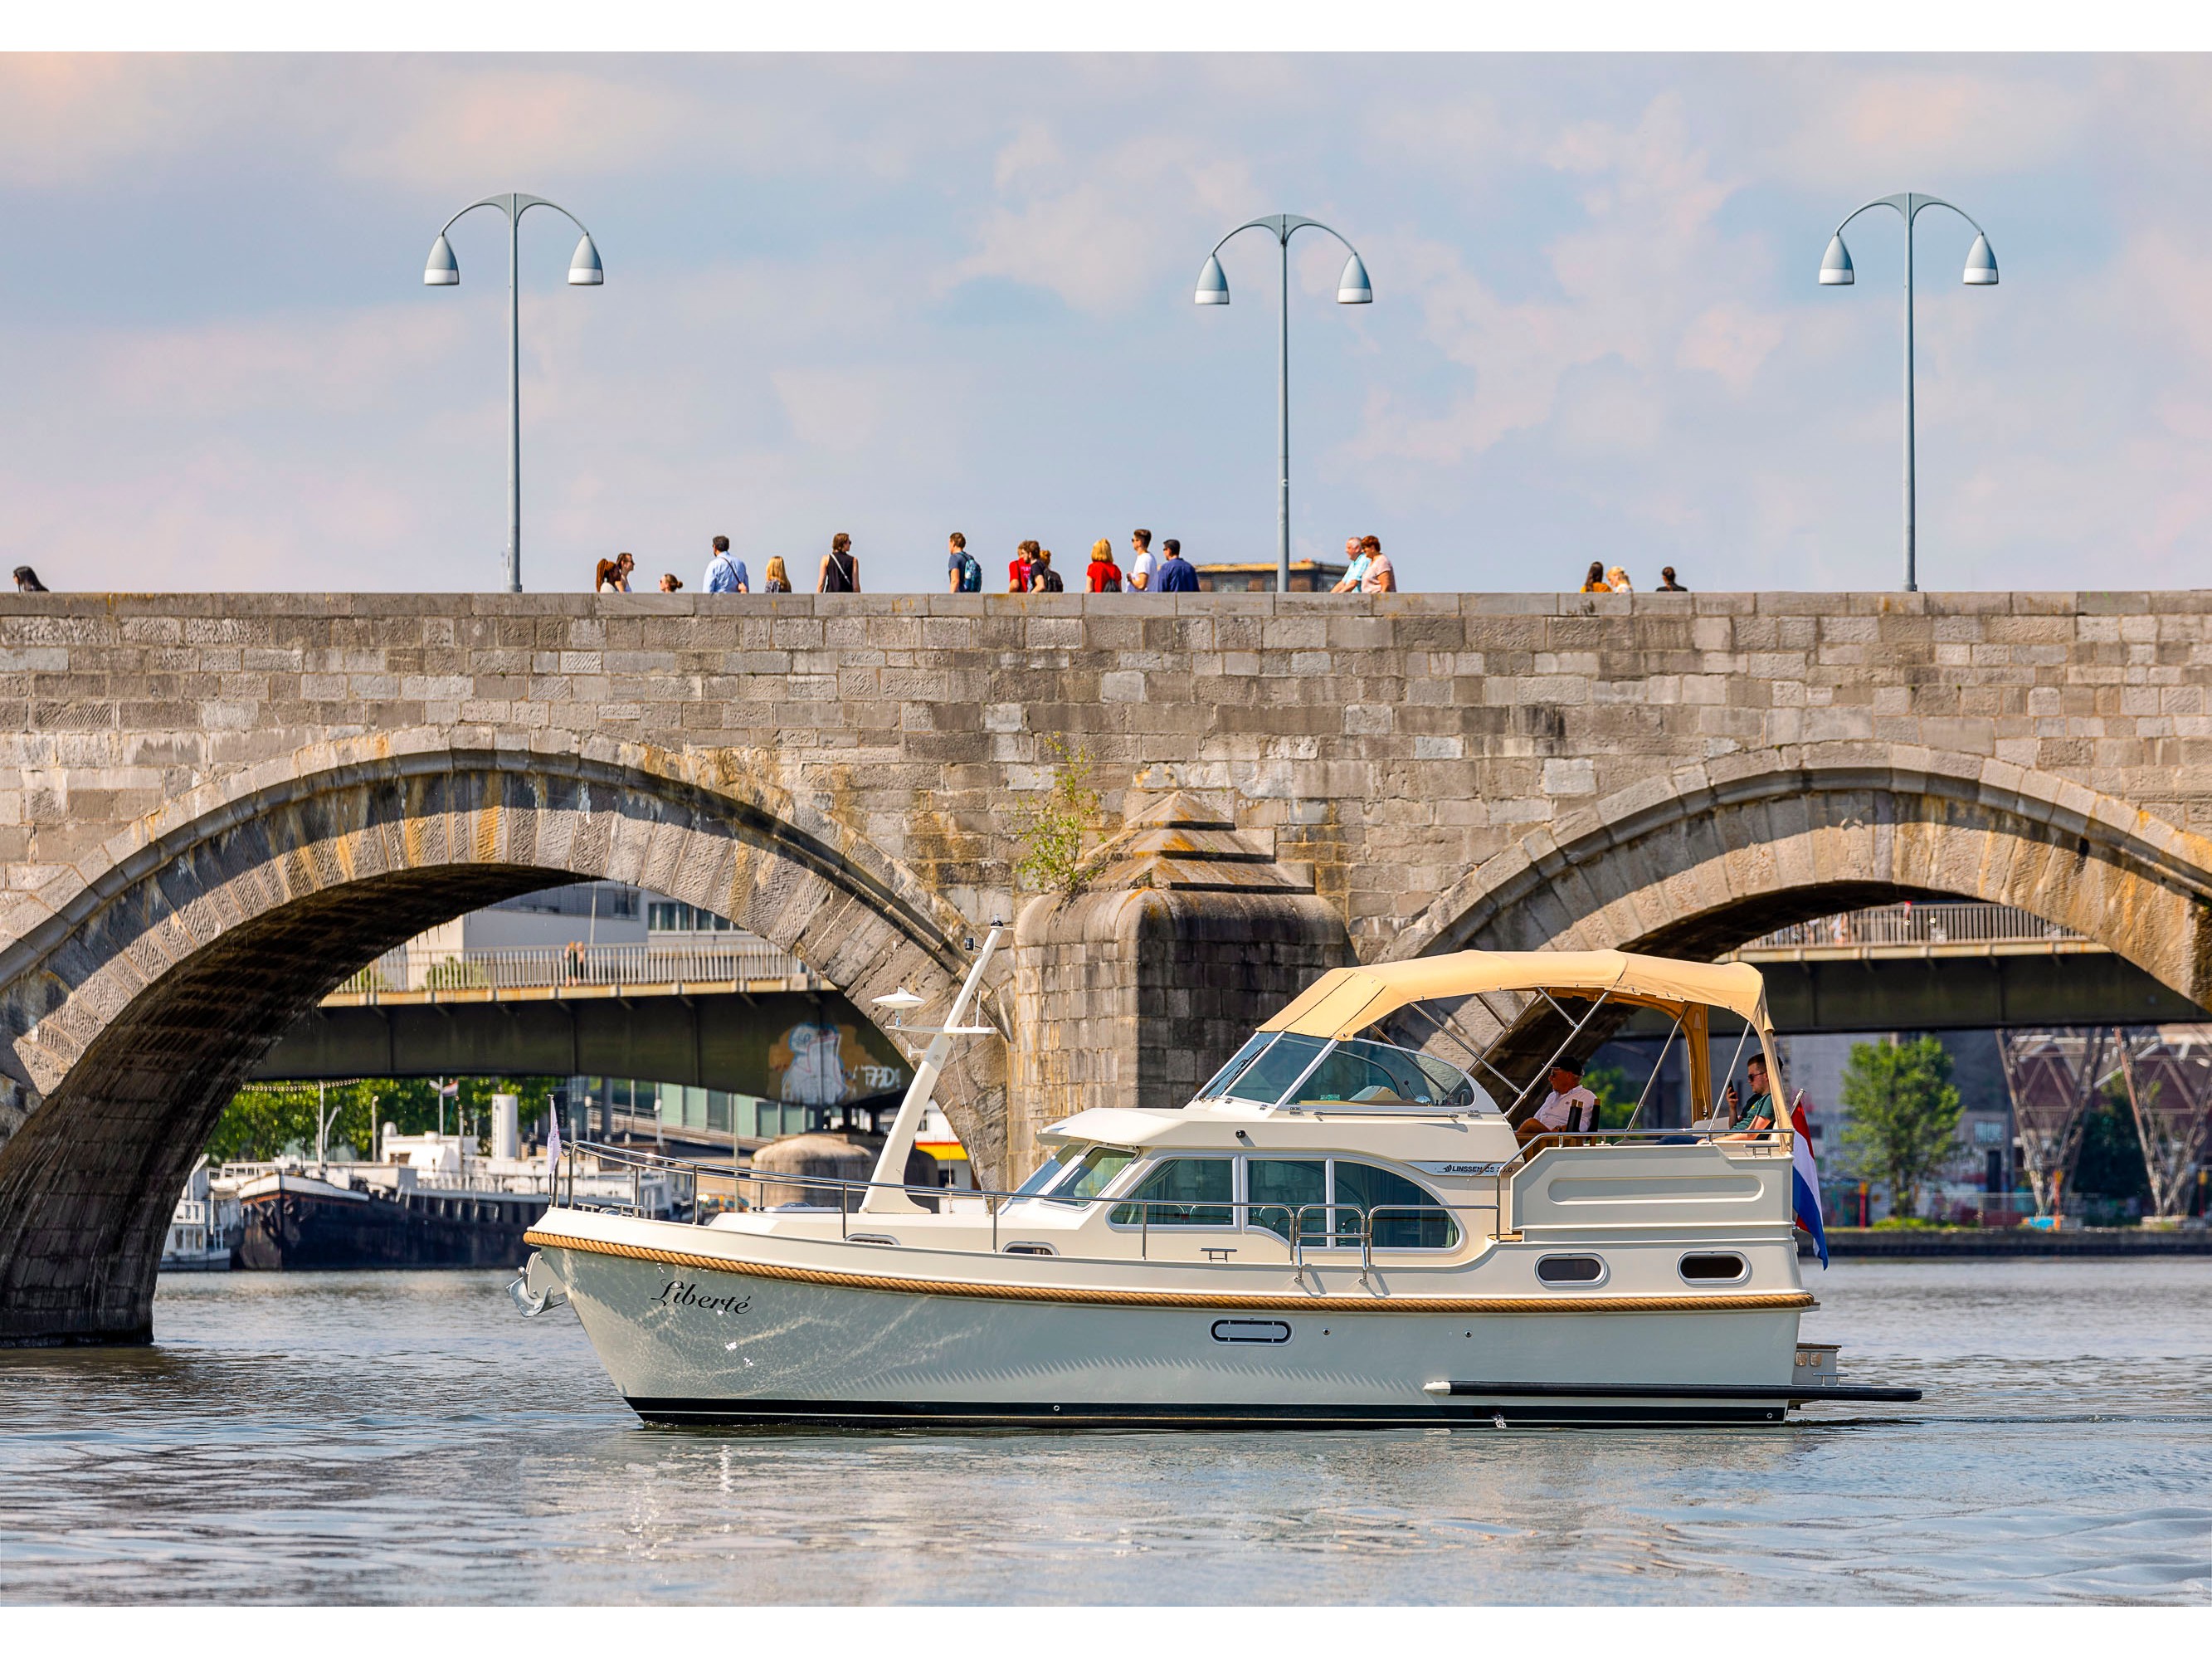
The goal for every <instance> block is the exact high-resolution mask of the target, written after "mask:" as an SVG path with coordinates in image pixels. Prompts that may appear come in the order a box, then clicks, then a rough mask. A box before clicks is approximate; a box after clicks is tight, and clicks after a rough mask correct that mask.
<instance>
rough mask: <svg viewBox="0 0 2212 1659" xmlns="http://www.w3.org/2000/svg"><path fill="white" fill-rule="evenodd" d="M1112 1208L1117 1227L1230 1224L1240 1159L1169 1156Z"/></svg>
mask: <svg viewBox="0 0 2212 1659" xmlns="http://www.w3.org/2000/svg"><path fill="white" fill-rule="evenodd" d="M1127 1197H1128V1199H1129V1200H1132V1201H1130V1202H1128V1203H1124V1204H1116V1205H1115V1206H1114V1225H1115V1226H1117V1227H1135V1226H1139V1225H1142V1226H1148V1227H1226V1226H1229V1225H1232V1224H1231V1217H1232V1216H1234V1215H1235V1214H1236V1200H1237V1160H1236V1159H1234V1158H1169V1159H1167V1160H1166V1161H1165V1162H1164V1163H1162V1164H1159V1165H1158V1166H1157V1167H1156V1168H1155V1169H1153V1170H1152V1171H1151V1172H1150V1173H1149V1174H1147V1175H1146V1176H1145V1177H1144V1179H1143V1180H1141V1181H1139V1182H1138V1183H1137V1185H1136V1187H1135V1188H1133V1189H1132V1190H1131V1191H1130V1192H1129V1193H1128V1194H1127Z"/></svg>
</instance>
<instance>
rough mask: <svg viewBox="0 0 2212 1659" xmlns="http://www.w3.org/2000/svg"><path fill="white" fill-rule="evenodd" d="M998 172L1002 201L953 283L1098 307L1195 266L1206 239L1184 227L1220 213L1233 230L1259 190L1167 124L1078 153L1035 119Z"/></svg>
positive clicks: (1133, 297) (1239, 168)
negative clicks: (986, 283)
mask: <svg viewBox="0 0 2212 1659" xmlns="http://www.w3.org/2000/svg"><path fill="white" fill-rule="evenodd" d="M992 179H993V185H994V193H995V196H996V198H997V199H995V200H994V203H993V204H992V205H991V207H990V208H989V210H987V212H986V213H985V214H984V215H983V216H982V218H981V222H979V223H978V225H977V226H976V228H975V234H974V251H973V252H970V253H969V255H968V257H967V258H964V259H962V260H961V261H960V262H959V263H958V264H957V265H956V266H955V267H954V268H953V270H952V272H951V276H950V277H949V278H948V279H947V282H946V284H945V285H946V286H947V287H950V286H951V285H952V284H953V283H958V282H961V281H964V280H968V279H971V278H975V277H994V276H995V277H1004V278H1006V279H1009V280H1011V281H1013V282H1018V283H1032V284H1034V285H1036V286H1037V287H1039V288H1042V289H1049V290H1050V291H1051V292H1052V293H1054V294H1055V295H1059V296H1060V299H1061V300H1063V301H1066V303H1067V304H1069V305H1071V306H1073V307H1076V308H1077V309H1079V310H1081V311H1087V312H1093V313H1105V312H1112V311H1116V310H1120V309H1123V308H1125V307H1128V306H1130V305H1132V304H1133V303H1135V302H1136V301H1137V300H1138V299H1139V296H1141V295H1145V294H1146V293H1147V292H1148V291H1150V290H1152V289H1153V288H1154V287H1155V286H1156V284H1157V283H1158V282H1159V281H1160V279H1161V278H1162V276H1164V274H1165V273H1166V272H1167V271H1168V270H1171V269H1174V268H1176V262H1177V261H1178V260H1180V261H1182V263H1186V264H1189V265H1190V266H1191V268H1192V270H1194V271H1195V270H1196V268H1197V265H1198V264H1199V262H1200V257H1201V255H1202V252H1203V246H1202V245H1201V246H1200V252H1196V253H1194V252H1190V251H1189V246H1188V245H1189V243H1190V242H1193V241H1196V240H1198V238H1199V237H1200V236H1203V235H1205V234H1206V232H1204V231H1203V230H1199V229H1196V228H1194V229H1193V230H1192V232H1191V234H1190V235H1189V236H1188V237H1187V238H1185V237H1180V236H1178V235H1177V234H1176V231H1177V227H1178V226H1179V225H1186V224H1188V225H1190V226H1193V227H1196V226H1200V225H1205V224H1208V223H1211V222H1214V221H1219V222H1221V230H1223V231H1225V230H1227V229H1228V228H1230V226H1231V225H1232V224H1235V223H1236V222H1237V220H1238V219H1239V218H1241V217H1244V216H1249V206H1248V204H1249V203H1250V202H1251V201H1252V200H1253V199H1254V197H1255V190H1254V188H1253V185H1252V182H1251V177H1250V173H1249V170H1248V168H1247V167H1246V166H1245V165H1244V164H1243V162H1242V161H1240V160H1237V159H1235V158H1225V159H1219V160H1214V159H1207V157H1206V149H1205V147H1203V146H1200V147H1194V146H1193V145H1192V144H1191V143H1188V142H1187V141H1185V140H1182V139H1179V138H1177V137H1174V136H1171V135H1170V134H1168V133H1165V132H1162V131H1150V132H1145V133H1140V134H1139V136H1137V137H1133V138H1129V139H1126V140H1123V141H1122V142H1121V143H1115V144H1111V145H1109V146H1108V147H1106V148H1105V149H1103V151H1099V152H1093V153H1091V154H1087V155H1081V156H1080V157H1079V160H1077V161H1070V160H1069V158H1068V156H1067V155H1066V149H1065V147H1064V143H1063V141H1062V139H1061V137H1060V135H1059V134H1058V133H1057V132H1056V131H1054V129H1053V128H1052V127H1050V126H1049V125H1046V124H1044V123H1041V122H1036V121H1032V122H1030V123H1027V124H1025V125H1024V126H1023V127H1022V128H1021V129H1020V131H1018V132H1017V133H1016V134H1015V135H1014V137H1012V139H1011V140H1009V141H1008V142H1007V143H1006V144H1005V145H1003V146H1002V147H1001V148H1000V150H999V153H998V155H997V156H996V158H995V160H994V164H993V168H992ZM1212 234H1214V235H1218V234H1220V231H1215V232H1213V233H1212Z"/></svg>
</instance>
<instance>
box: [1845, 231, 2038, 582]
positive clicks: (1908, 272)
mask: <svg viewBox="0 0 2212 1659" xmlns="http://www.w3.org/2000/svg"><path fill="white" fill-rule="evenodd" d="M1878 207H1890V208H1895V209H1896V210H1898V212H1899V213H1900V214H1902V215H1903V216H1905V592H1908V593H1910V592H1914V591H1915V590H1916V589H1917V587H1918V586H1919V583H1918V581H1917V579H1916V578H1917V571H1916V568H1915V562H1914V555H1915V551H1916V549H1915V546H1914V523H1913V520H1914V512H1915V507H1914V494H1915V485H1914V472H1913V461H1912V222H1913V221H1914V220H1915V219H1916V218H1917V217H1918V216H1920V211H1921V210H1922V209H1923V208H1931V207H1941V208H1949V209H1950V210H1951V211H1952V212H1954V213H1955V214H1957V215H1958V216H1960V218H1961V219H1964V220H1965V221H1966V222H1967V223H1968V224H1970V225H1973V226H1974V245H1973V246H1972V248H1970V249H1968V250H1967V252H1966V286H1967V287H1968V288H1994V287H1996V280H1997V259H1996V254H1994V253H1992V252H1990V237H1989V233H1988V232H1987V231H1985V230H1984V229H1983V228H1981V226H1979V225H1978V224H1974V219H1973V216H1972V214H1970V213H1968V212H1967V211H1966V209H1964V208H1962V207H1959V206H1956V205H1954V204H1952V203H1949V202H1947V201H1944V200H1943V199H1942V197H1936V196H1921V195H1918V194H1916V193H1915V192H1913V191H1905V193H1903V194H1902V195H1898V196H1884V197H1880V198H1879V199H1877V200H1875V201H1872V202H1869V203H1868V204H1866V206H1865V207H1863V208H1860V209H1858V210H1857V211H1856V212H1854V213H1852V214H1851V215H1850V218H1847V219H1845V220H1844V222H1843V224H1840V225H1838V226H1837V227H1836V234H1834V235H1833V236H1832V237H1830V238H1829V239H1828V251H1827V252H1826V254H1825V255H1824V256H1822V258H1821V260H1820V286H1821V287H1823V288H1848V287H1849V286H1850V283H1851V280H1852V278H1851V251H1850V249H1849V248H1847V247H1845V246H1844V227H1845V226H1848V225H1849V224H1850V222H1851V220H1852V219H1856V218H1857V217H1858V216H1859V214H1861V213H1864V212H1866V211H1867V210H1868V209H1869V208H1878Z"/></svg>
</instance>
